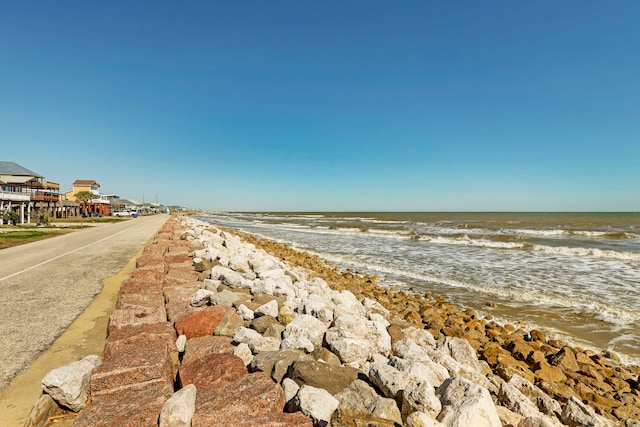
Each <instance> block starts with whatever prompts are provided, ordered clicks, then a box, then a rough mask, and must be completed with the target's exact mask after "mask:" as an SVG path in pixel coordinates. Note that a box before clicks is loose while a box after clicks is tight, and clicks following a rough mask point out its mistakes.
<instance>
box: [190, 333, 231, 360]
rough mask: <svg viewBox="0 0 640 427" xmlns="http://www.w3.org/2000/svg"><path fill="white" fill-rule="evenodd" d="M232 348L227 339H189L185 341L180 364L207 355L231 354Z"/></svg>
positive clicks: (229, 340) (219, 337) (212, 336)
mask: <svg viewBox="0 0 640 427" xmlns="http://www.w3.org/2000/svg"><path fill="white" fill-rule="evenodd" d="M234 348H235V347H234V346H233V345H232V344H231V338H229V337H223V336H215V335H207V336H204V337H198V338H191V339H190V340H187V344H186V346H185V352H184V355H183V357H182V364H187V363H191V362H193V361H195V360H198V359H199V358H201V357H204V356H206V355H208V354H221V353H226V354H231V353H233V350H234Z"/></svg>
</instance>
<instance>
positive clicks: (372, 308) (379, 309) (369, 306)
mask: <svg viewBox="0 0 640 427" xmlns="http://www.w3.org/2000/svg"><path fill="white" fill-rule="evenodd" d="M360 303H361V304H362V306H363V307H364V308H365V309H366V310H367V313H376V314H379V315H381V316H382V317H384V318H386V319H388V318H389V316H390V312H389V310H387V309H386V308H384V307H383V306H382V304H380V303H379V302H378V301H375V300H372V299H370V298H363V299H362V300H361V301H360Z"/></svg>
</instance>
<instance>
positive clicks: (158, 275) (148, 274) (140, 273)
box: [131, 265, 166, 280]
mask: <svg viewBox="0 0 640 427" xmlns="http://www.w3.org/2000/svg"><path fill="white" fill-rule="evenodd" d="M165 274H166V268H165V266H164V265H162V266H154V267H143V268H136V269H135V270H133V271H132V272H131V278H132V279H142V280H164V276H165Z"/></svg>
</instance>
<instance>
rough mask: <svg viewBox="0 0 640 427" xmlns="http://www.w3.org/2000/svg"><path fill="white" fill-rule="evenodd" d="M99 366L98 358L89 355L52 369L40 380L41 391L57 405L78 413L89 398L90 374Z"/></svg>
mask: <svg viewBox="0 0 640 427" xmlns="http://www.w3.org/2000/svg"><path fill="white" fill-rule="evenodd" d="M100 364H101V360H100V357H99V356H96V355H91V356H87V357H85V358H83V359H81V360H78V361H76V362H72V363H70V364H68V365H66V366H63V367H61V368H57V369H53V370H52V371H50V372H49V373H48V374H47V375H45V377H44V378H43V379H42V389H43V390H44V391H45V393H47V394H49V395H50V396H51V398H52V399H53V400H55V401H56V402H57V403H58V405H60V406H64V407H65V408H69V409H71V410H72V411H74V412H78V411H79V410H81V409H82V407H83V406H84V404H85V403H86V401H87V398H88V397H89V383H90V380H91V372H92V371H93V370H94V369H95V368H96V367H97V366H100Z"/></svg>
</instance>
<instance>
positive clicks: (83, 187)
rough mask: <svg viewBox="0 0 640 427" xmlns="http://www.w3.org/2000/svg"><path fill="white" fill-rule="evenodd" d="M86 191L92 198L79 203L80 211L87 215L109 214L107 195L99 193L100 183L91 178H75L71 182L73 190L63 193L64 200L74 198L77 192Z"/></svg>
mask: <svg viewBox="0 0 640 427" xmlns="http://www.w3.org/2000/svg"><path fill="white" fill-rule="evenodd" d="M83 191H88V192H89V193H91V194H92V195H93V198H92V199H91V200H89V201H87V202H84V201H78V202H79V203H80V212H81V213H82V215H87V216H96V215H101V216H109V215H111V200H110V198H109V197H108V196H105V195H102V194H100V184H98V183H97V182H96V181H94V180H92V179H77V180H75V181H74V182H73V190H71V191H68V192H66V193H65V199H66V200H70V201H71V200H76V196H77V194H78V193H80V192H83Z"/></svg>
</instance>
